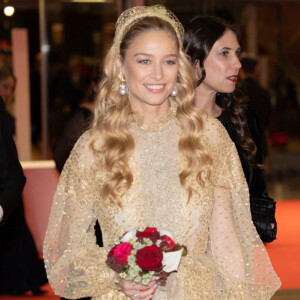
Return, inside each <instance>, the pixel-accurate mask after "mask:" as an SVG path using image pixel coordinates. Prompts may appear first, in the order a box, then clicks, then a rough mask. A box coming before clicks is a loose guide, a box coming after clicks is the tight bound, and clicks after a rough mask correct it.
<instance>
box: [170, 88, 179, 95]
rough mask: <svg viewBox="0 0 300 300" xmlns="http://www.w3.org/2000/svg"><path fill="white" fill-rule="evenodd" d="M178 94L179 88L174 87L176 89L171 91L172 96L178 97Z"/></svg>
mask: <svg viewBox="0 0 300 300" xmlns="http://www.w3.org/2000/svg"><path fill="white" fill-rule="evenodd" d="M177 95H178V92H177V89H176V88H174V89H173V90H172V92H171V96H172V97H176V96H177Z"/></svg>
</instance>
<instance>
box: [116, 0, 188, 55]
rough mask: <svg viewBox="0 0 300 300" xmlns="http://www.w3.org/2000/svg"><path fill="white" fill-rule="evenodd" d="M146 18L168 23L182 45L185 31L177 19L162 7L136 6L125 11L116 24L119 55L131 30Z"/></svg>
mask: <svg viewBox="0 0 300 300" xmlns="http://www.w3.org/2000/svg"><path fill="white" fill-rule="evenodd" d="M145 17H157V18H160V19H162V20H164V21H166V22H168V23H169V24H170V25H171V26H172V27H173V29H174V30H175V32H176V35H177V38H178V42H179V45H180V46H181V45H182V38H183V34H184V29H183V26H182V25H181V23H180V22H179V20H178V19H177V17H176V16H175V15H174V14H173V13H172V12H171V11H169V10H167V9H166V8H165V7H164V6H162V5H154V6H135V7H132V8H129V9H127V10H125V11H124V12H123V13H122V14H121V15H120V17H119V18H118V20H117V22H116V33H115V37H114V45H115V49H116V52H117V53H120V45H121V43H122V40H123V38H124V36H125V35H126V33H127V32H128V31H129V29H130V28H131V27H132V26H133V25H134V24H135V23H137V22H138V21H139V20H141V19H142V18H145Z"/></svg>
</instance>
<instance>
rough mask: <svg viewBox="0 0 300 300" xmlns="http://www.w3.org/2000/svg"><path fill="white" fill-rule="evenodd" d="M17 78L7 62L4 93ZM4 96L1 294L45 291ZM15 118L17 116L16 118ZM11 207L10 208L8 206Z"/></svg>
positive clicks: (2, 71)
mask: <svg viewBox="0 0 300 300" xmlns="http://www.w3.org/2000/svg"><path fill="white" fill-rule="evenodd" d="M15 83H16V79H15V77H14V75H13V73H12V71H11V70H10V68H9V67H7V66H1V67H0V96H1V97H2V98H3V99H5V101H8V100H9V99H10V98H11V97H12V96H13V91H14V89H15ZM2 98H1V103H0V110H1V117H0V121H1V128H0V129H1V137H0V142H1V144H0V164H1V172H0V179H1V181H0V205H1V207H2V209H0V219H1V211H2V215H3V216H2V219H3V220H2V221H1V223H0V225H2V224H3V226H1V227H0V294H11V295H21V294H23V293H25V292H27V291H32V293H33V294H35V295H37V294H42V293H44V291H42V290H41V289H40V287H41V286H42V285H44V284H46V283H47V282H48V280H47V277H46V271H45V267H44V263H43V260H42V259H40V258H39V257H38V253H37V250H36V246H35V243H34V240H33V238H32V235H31V233H30V231H29V228H28V226H27V223H26V219H25V213H24V206H23V201H22V196H21V194H22V191H23V186H24V184H25V177H24V175H23V171H22V167H21V166H20V164H19V161H18V157H17V152H16V149H15V145H14V143H13V141H12V133H13V129H14V122H13V124H12V119H11V117H9V114H8V112H7V111H6V109H5V106H4V101H3V100H2ZM13 121H14V119H13ZM7 207H9V209H6V208H7Z"/></svg>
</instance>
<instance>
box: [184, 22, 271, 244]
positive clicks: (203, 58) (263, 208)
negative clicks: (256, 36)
mask: <svg viewBox="0 0 300 300" xmlns="http://www.w3.org/2000/svg"><path fill="white" fill-rule="evenodd" d="M184 48H185V52H186V53H187V55H188V56H189V57H190V60H191V63H192V65H193V67H194V70H195V78H196V91H195V105H196V106H197V107H198V108H200V110H201V111H203V112H205V113H207V114H208V115H209V116H212V117H215V118H217V119H218V120H219V121H220V122H221V123H222V124H223V126H224V127H225V128H226V130H227V131H228V133H229V135H230V137H231V139H232V141H233V142H234V143H235V145H236V148H237V150H238V154H239V157H240V160H241V163H242V167H243V170H244V174H245V177H246V180H247V183H248V187H249V193H250V207H251V213H252V219H253V222H254V225H255V226H256V229H257V232H258V234H259V236H260V238H261V240H262V241H263V242H272V241H273V240H274V239H275V238H276V233H277V223H276V220H275V202H274V200H273V199H272V198H270V197H269V195H268V191H267V183H266V178H265V174H264V171H263V169H262V167H261V165H263V146H262V137H261V130H260V126H259V121H258V118H257V116H256V113H255V111H254V109H253V108H252V107H251V105H250V104H249V103H248V102H247V101H248V100H247V99H246V98H245V97H244V95H243V94H242V93H241V92H240V91H239V90H238V89H236V82H237V79H238V73H239V70H240V68H241V63H240V60H239V55H240V51H241V50H240V45H239V43H238V40H237V33H236V29H235V27H234V26H232V25H231V24H229V23H228V22H227V21H225V20H223V19H220V18H216V17H203V16H197V17H194V18H193V19H191V20H190V21H189V22H188V23H187V24H186V26H185V35H184Z"/></svg>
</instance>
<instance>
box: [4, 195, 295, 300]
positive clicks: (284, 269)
mask: <svg viewBox="0 0 300 300" xmlns="http://www.w3.org/2000/svg"><path fill="white" fill-rule="evenodd" d="M276 218H277V222H278V235H277V240H276V241H274V242H273V243H271V244H267V245H266V248H267V251H268V253H269V256H270V258H271V261H272V264H273V266H274V269H275V270H276V272H277V274H278V276H279V277H280V279H281V282H282V286H281V289H296V288H298V289H299V288H300V200H293V201H286V200H285V201H282V202H278V203H277V211H276ZM42 289H43V290H46V291H47V293H46V294H44V295H42V296H34V297H33V296H32V295H31V293H29V292H28V293H27V294H25V295H23V296H4V295H3V296H0V300H59V299H60V297H58V296H55V295H54V294H53V291H52V290H51V287H50V286H49V285H45V286H43V287H42Z"/></svg>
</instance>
